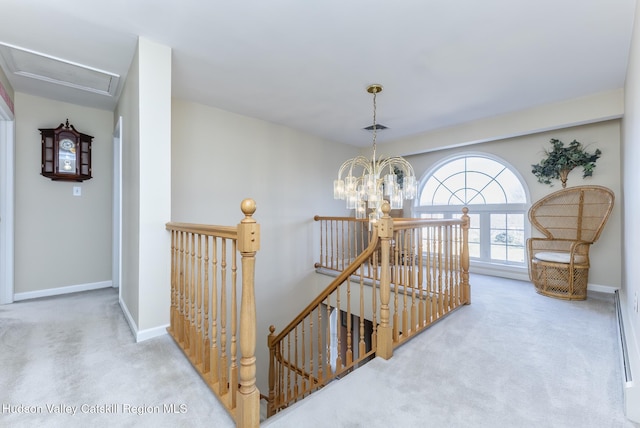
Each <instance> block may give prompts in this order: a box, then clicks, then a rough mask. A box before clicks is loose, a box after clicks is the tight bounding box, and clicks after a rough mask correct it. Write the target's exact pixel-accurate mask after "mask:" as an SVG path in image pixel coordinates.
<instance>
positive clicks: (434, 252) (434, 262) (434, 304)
mask: <svg viewBox="0 0 640 428" xmlns="http://www.w3.org/2000/svg"><path fill="white" fill-rule="evenodd" d="M437 230H438V229H437V228H436V227H431V228H430V232H431V269H430V275H431V286H430V288H431V322H434V321H435V320H436V319H437V318H438V299H439V296H438V241H437Z"/></svg>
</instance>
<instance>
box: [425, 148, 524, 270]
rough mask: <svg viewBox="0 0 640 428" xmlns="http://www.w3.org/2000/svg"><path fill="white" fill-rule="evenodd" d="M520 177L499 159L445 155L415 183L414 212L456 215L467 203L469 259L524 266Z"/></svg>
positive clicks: (428, 215) (474, 155)
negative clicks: (448, 156)
mask: <svg viewBox="0 0 640 428" xmlns="http://www.w3.org/2000/svg"><path fill="white" fill-rule="evenodd" d="M523 183H524V180H522V178H521V177H520V175H519V174H518V173H517V172H516V171H515V169H513V168H512V167H511V166H509V165H508V164H507V163H506V162H505V161H503V160H501V159H498V158H497V157H495V156H490V155H487V154H477V153H476V154H465V155H462V156H460V155H458V156H455V157H452V158H448V159H445V160H444V161H443V162H441V163H439V164H437V165H436V166H434V168H432V169H431V170H430V171H428V172H427V173H426V174H425V176H424V177H423V179H422V180H421V183H420V191H419V197H418V198H416V202H415V205H414V208H413V209H414V213H413V214H414V216H415V217H422V218H459V217H460V216H461V215H462V214H461V212H462V207H465V206H466V207H468V208H469V215H470V217H471V226H470V229H469V256H470V257H471V261H472V263H474V262H476V263H482V262H485V263H492V264H501V265H512V266H518V267H523V266H525V252H526V249H525V242H526V238H527V235H528V230H529V228H528V226H527V224H526V213H527V209H528V196H527V192H526V190H525V187H524V185H523Z"/></svg>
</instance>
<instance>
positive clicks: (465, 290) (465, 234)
mask: <svg viewBox="0 0 640 428" xmlns="http://www.w3.org/2000/svg"><path fill="white" fill-rule="evenodd" d="M468 213H469V208H467V207H464V208H462V220H463V221H464V225H463V226H462V260H461V263H462V294H463V301H464V303H465V304H466V305H469V304H470V303H471V286H470V285H469V227H470V225H471V218H470V217H469V215H468Z"/></svg>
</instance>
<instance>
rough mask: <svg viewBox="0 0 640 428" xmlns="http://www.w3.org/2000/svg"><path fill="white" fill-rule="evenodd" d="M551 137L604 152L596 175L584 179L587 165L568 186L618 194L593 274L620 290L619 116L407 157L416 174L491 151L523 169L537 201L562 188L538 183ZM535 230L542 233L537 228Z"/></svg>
mask: <svg viewBox="0 0 640 428" xmlns="http://www.w3.org/2000/svg"><path fill="white" fill-rule="evenodd" d="M551 138H558V139H559V140H561V141H563V142H565V143H566V144H568V143H570V142H571V141H573V140H574V139H576V140H578V141H580V142H582V143H583V144H585V145H586V146H587V147H588V148H589V150H590V151H594V150H595V149H596V148H599V149H600V150H602V156H601V158H600V159H598V161H597V162H596V168H595V170H594V175H593V177H591V178H587V179H583V178H582V169H579V168H576V169H575V170H573V171H572V172H571V174H570V175H569V181H568V182H567V186H578V185H583V184H584V185H588V184H596V185H600V186H606V187H608V188H610V189H611V190H613V191H614V193H615V194H616V197H617V198H618V201H617V204H616V206H615V207H614V210H613V212H612V214H611V217H610V219H609V221H608V223H607V226H606V228H605V230H604V232H603V234H602V236H601V237H600V240H599V241H598V242H597V243H596V244H595V245H594V246H593V247H592V249H591V256H592V258H591V261H592V268H591V270H590V272H589V283H590V284H591V285H594V284H595V285H603V286H607V287H614V288H619V287H620V286H621V284H622V280H621V275H620V272H621V269H622V268H621V259H622V254H621V252H622V248H621V245H620V238H621V234H622V232H621V228H622V224H621V219H620V215H621V212H622V208H621V207H622V204H621V203H622V195H621V188H620V162H621V160H620V121H619V120H617V119H616V120H609V121H606V122H600V123H594V124H590V125H583V126H577V127H570V128H564V129H558V130H555V131H549V132H542V133H537V134H531V135H526V136H521V137H514V138H507V139H504V140H498V141H492V142H487V143H481V144H474V145H471V146H464V147H458V148H455V149H448V150H440V151H431V152H429V153H425V154H422V155H415V156H407V160H409V161H410V162H411V164H412V165H413V167H414V168H415V170H416V175H417V176H419V177H423V176H424V174H425V173H427V171H428V170H429V169H430V168H432V167H433V165H434V164H435V163H438V162H440V161H441V160H442V159H445V158H446V157H449V156H452V155H454V154H458V153H469V152H473V153H476V152H477V153H489V154H492V155H495V156H498V157H500V158H501V159H503V160H505V161H506V162H507V163H509V164H510V165H511V166H512V167H514V168H515V169H516V170H517V171H518V172H519V173H520V175H521V176H522V178H523V179H524V181H525V186H526V187H527V189H528V194H529V197H530V201H529V202H535V201H537V200H538V199H541V198H542V197H544V196H546V195H548V194H549V193H551V192H554V191H556V190H559V189H561V188H562V187H561V184H560V182H557V183H556V184H554V186H553V187H549V186H547V185H544V184H541V183H538V182H537V179H536V177H535V176H534V175H533V174H532V173H531V165H532V164H535V163H538V162H539V161H540V160H541V159H542V158H543V157H544V153H543V152H544V150H545V149H548V148H550V147H551V145H550V144H549V140H550V139H551ZM532 233H533V234H534V235H538V236H539V233H538V232H537V231H535V230H534V231H532ZM524 275H525V277H526V275H527V274H526V273H524Z"/></svg>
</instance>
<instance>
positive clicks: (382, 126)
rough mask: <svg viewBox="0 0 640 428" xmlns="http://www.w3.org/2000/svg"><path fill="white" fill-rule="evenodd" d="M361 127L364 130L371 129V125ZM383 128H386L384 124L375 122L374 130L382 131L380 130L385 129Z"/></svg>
mask: <svg viewBox="0 0 640 428" xmlns="http://www.w3.org/2000/svg"><path fill="white" fill-rule="evenodd" d="M362 129H364V130H365V131H373V125H369V126H367V127H366V128H362ZM385 129H387V127H386V126H384V125H381V124H379V123H377V124H376V131H382V130H385Z"/></svg>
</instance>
